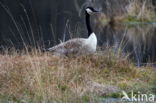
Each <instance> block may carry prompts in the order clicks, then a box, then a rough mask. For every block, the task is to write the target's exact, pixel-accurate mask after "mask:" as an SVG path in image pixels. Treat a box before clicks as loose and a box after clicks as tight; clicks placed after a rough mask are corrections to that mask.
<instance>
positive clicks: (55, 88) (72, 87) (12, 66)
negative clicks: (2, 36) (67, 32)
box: [0, 49, 156, 103]
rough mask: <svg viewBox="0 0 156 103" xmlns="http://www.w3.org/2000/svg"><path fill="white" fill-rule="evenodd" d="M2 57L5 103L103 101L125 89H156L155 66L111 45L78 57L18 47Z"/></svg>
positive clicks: (0, 89) (0, 95)
mask: <svg viewBox="0 0 156 103" xmlns="http://www.w3.org/2000/svg"><path fill="white" fill-rule="evenodd" d="M0 58H1V59H0V102H1V103H7V102H17V103H41V102H42V103H49V102H52V103H99V101H100V100H102V99H104V98H108V97H109V98H110V97H112V98H121V97H122V91H123V90H124V91H126V92H127V93H130V92H131V91H134V92H136V93H137V92H138V91H140V92H141V93H155V91H156V88H155V85H156V78H155V75H156V71H155V70H154V69H153V68H152V67H150V66H146V67H136V66H135V65H134V64H133V63H132V62H131V61H130V60H128V58H127V56H121V55H120V54H118V55H117V54H114V53H113V52H112V50H111V49H108V50H106V51H102V52H100V51H97V53H95V54H91V55H84V56H79V57H76V58H75V57H70V58H67V57H62V56H54V55H52V54H50V53H43V52H41V51H40V50H35V49H34V50H33V51H31V52H24V51H23V52H20V53H18V52H17V51H16V50H14V51H13V52H12V53H8V52H7V51H6V52H5V53H1V54H0Z"/></svg>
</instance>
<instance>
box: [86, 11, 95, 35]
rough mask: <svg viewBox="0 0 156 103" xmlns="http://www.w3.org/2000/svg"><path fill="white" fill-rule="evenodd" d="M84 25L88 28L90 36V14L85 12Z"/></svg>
mask: <svg viewBox="0 0 156 103" xmlns="http://www.w3.org/2000/svg"><path fill="white" fill-rule="evenodd" d="M86 26H87V30H88V37H89V36H90V34H91V33H93V31H92V28H91V26H90V15H89V14H88V13H87V12H86Z"/></svg>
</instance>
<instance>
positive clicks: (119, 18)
mask: <svg viewBox="0 0 156 103" xmlns="http://www.w3.org/2000/svg"><path fill="white" fill-rule="evenodd" d="M152 22H156V11H155V6H154V5H152V1H150V0H145V1H141V0H130V1H129V4H128V5H127V6H126V7H125V12H124V13H123V14H122V15H115V16H111V17H110V16H107V15H105V14H101V16H100V17H99V23H101V24H102V25H104V26H105V25H107V24H108V23H110V24H113V25H118V24H131V23H152Z"/></svg>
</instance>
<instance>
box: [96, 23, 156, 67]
mask: <svg viewBox="0 0 156 103" xmlns="http://www.w3.org/2000/svg"><path fill="white" fill-rule="evenodd" d="M155 34H156V23H144V24H141V23H130V24H126V25H116V26H115V27H113V28H112V27H109V26H106V27H105V28H104V29H103V30H102V33H101V34H100V35H99V37H98V39H99V43H100V45H102V46H108V47H109V46H110V47H113V49H114V51H115V52H118V51H119V50H120V51H121V52H122V53H123V54H129V55H130V58H132V59H133V60H134V61H135V62H136V64H137V65H138V66H140V65H144V64H146V63H147V62H148V63H154V62H155V61H156V45H155V41H156V35H155Z"/></svg>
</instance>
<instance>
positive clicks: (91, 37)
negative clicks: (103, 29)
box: [48, 7, 98, 56]
mask: <svg viewBox="0 0 156 103" xmlns="http://www.w3.org/2000/svg"><path fill="white" fill-rule="evenodd" d="M96 12H98V11H96V10H95V9H94V8H92V7H87V8H86V9H85V15H86V26H87V30H88V38H75V39H71V40H68V41H66V42H63V43H60V44H58V45H56V46H54V47H51V48H49V49H48V51H50V52H53V53H56V54H63V55H66V56H68V55H81V54H90V53H94V52H95V51H96V46H97V37H96V35H95V33H94V32H93V31H92V28H91V25H90V15H93V14H94V13H96Z"/></svg>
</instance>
